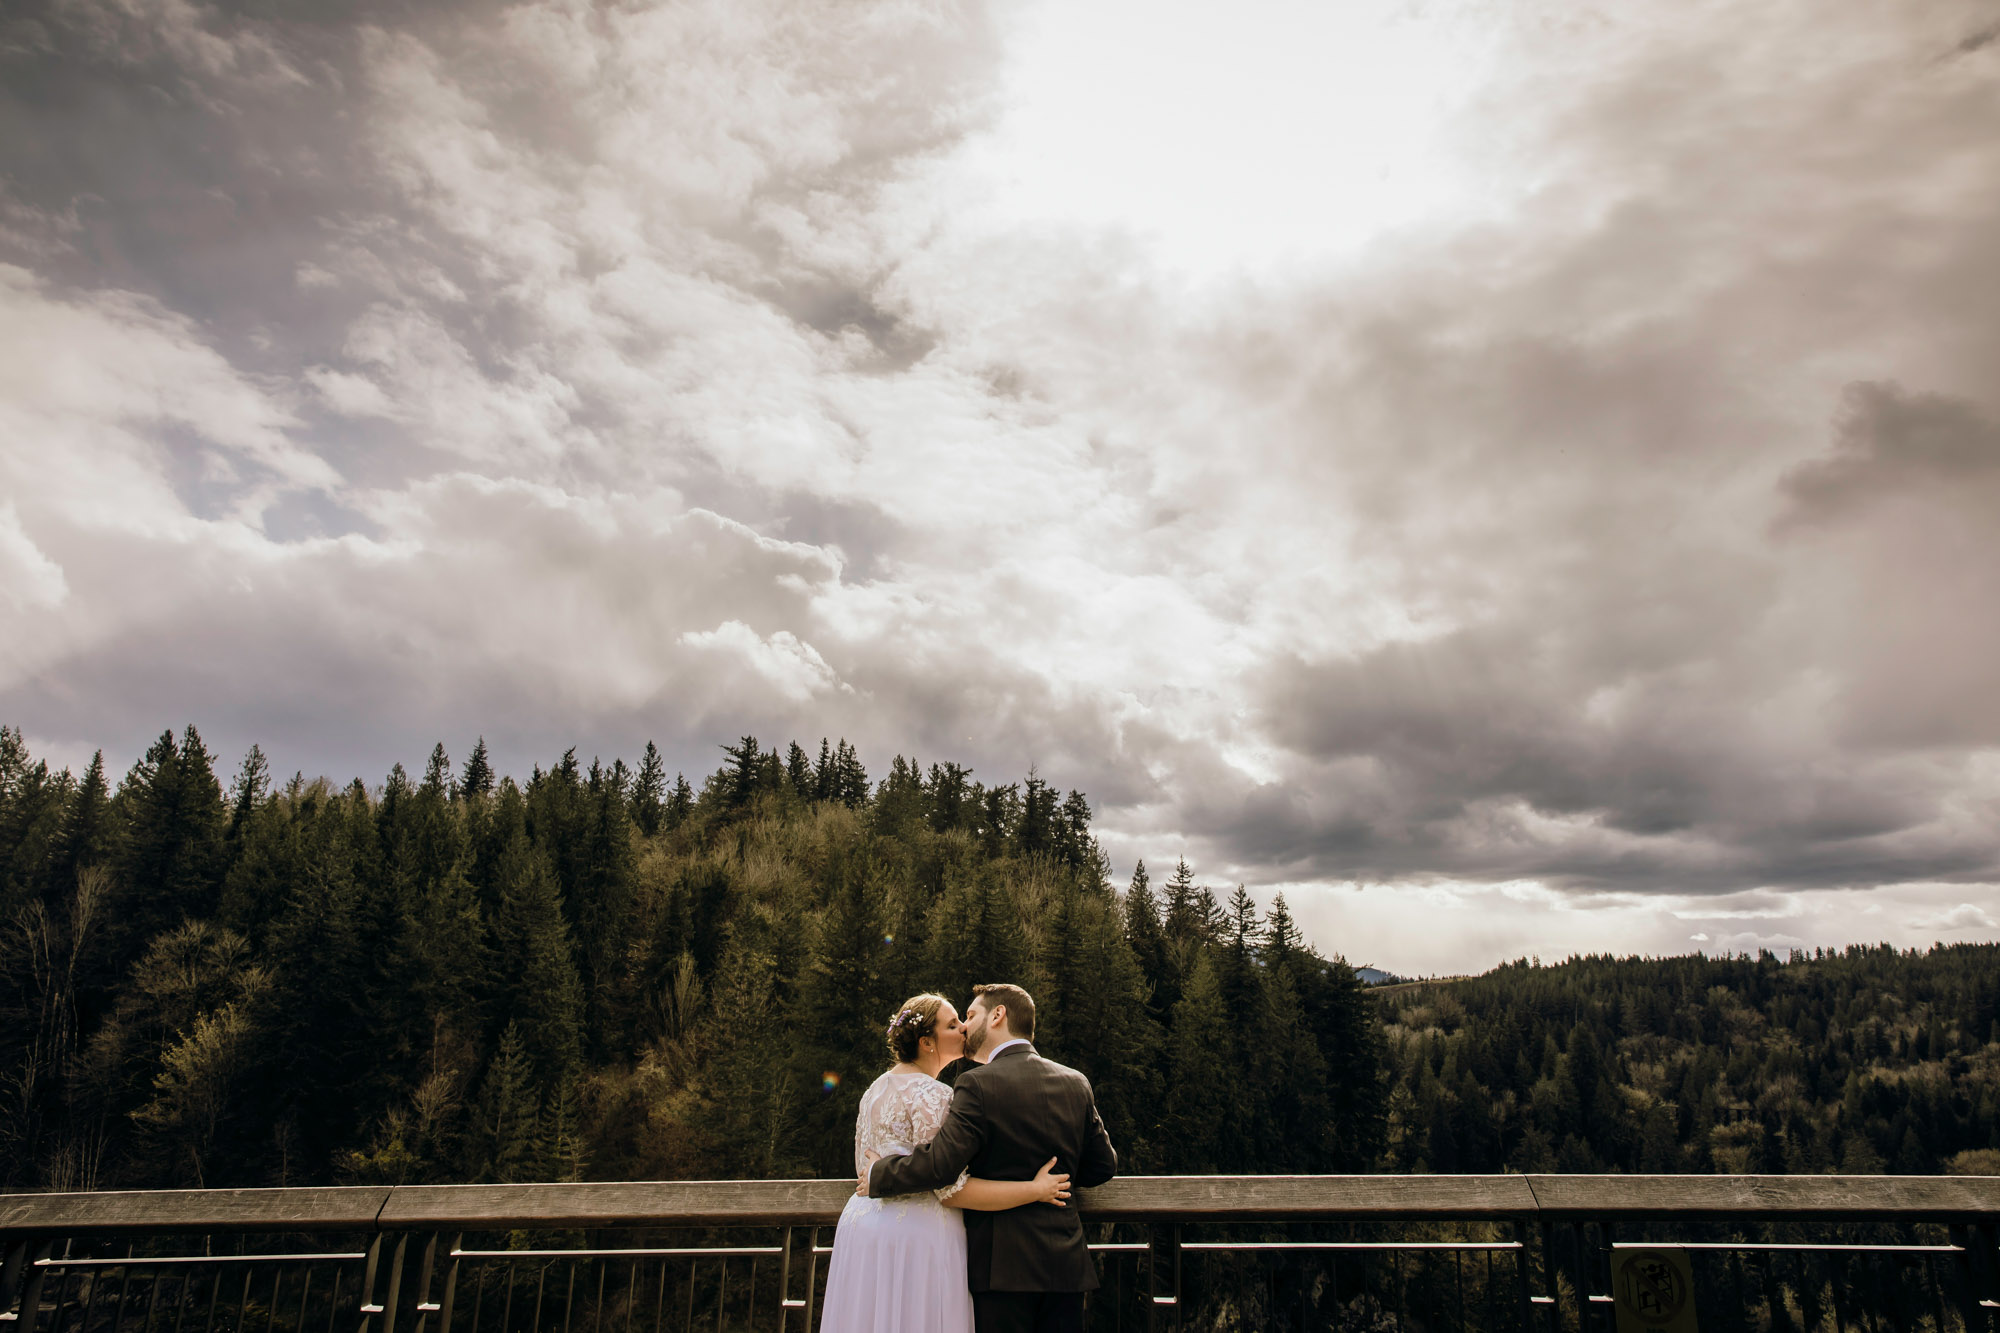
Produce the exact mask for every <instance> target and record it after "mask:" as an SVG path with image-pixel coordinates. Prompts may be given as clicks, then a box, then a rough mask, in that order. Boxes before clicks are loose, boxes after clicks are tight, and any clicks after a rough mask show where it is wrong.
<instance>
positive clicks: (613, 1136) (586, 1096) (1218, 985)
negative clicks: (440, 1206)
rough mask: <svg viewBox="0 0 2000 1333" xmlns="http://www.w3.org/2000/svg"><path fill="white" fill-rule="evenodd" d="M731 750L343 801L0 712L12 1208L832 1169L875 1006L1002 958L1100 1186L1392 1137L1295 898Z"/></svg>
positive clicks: (925, 789) (1351, 979)
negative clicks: (690, 766)
mask: <svg viewBox="0 0 2000 1333" xmlns="http://www.w3.org/2000/svg"><path fill="white" fill-rule="evenodd" d="M721 748H722V753H721V759H722V762H721V764H720V766H719V767H718V768H717V769H716V770H715V771H714V772H712V773H709V774H707V775H705V776H702V777H701V779H700V786H699V788H697V787H696V786H694V785H693V784H691V783H690V782H689V781H688V780H687V779H686V778H685V777H684V776H679V775H676V776H674V777H672V778H669V777H668V775H667V774H666V772H665V769H664V766H663V764H662V762H661V759H660V755H659V752H658V750H657V749H656V748H655V747H654V746H652V745H650V744H649V745H648V746H647V747H646V749H645V752H644V754H643V756H642V757H641V758H640V760H639V762H638V764H637V766H636V767H633V766H628V765H627V764H625V763H623V762H622V761H614V762H613V763H611V764H610V765H609V766H608V767H607V766H605V765H603V764H601V763H599V762H597V761H596V760H592V761H591V762H590V763H589V765H588V766H587V767H586V766H585V765H584V764H583V763H582V762H581V761H580V760H579V758H578V756H577V755H576V754H575V753H574V751H572V752H570V753H568V754H565V755H563V756H561V757H560V758H559V759H557V760H555V761H554V762H553V763H551V764H550V766H549V767H548V768H546V769H543V768H540V767H537V768H536V769H535V771H534V772H533V773H531V774H530V775H529V776H528V778H527V779H526V781H525V782H517V781H516V780H514V779H513V778H511V777H506V776H501V775H499V774H496V773H495V772H494V770H493V767H492V765H491V763H490V761H489V759H488V756H487V752H486V748H485V745H484V743H483V742H481V743H480V744H479V745H477V746H475V747H474V749H473V750H472V752H471V754H470V755H469V756H468V757H467V758H466V759H465V760H464V762H463V763H462V764H460V765H457V766H454V765H453V764H452V762H451V761H450V760H449V758H448V757H447V756H446V754H445V751H444V749H443V747H442V746H440V747H438V748H436V749H434V750H433V752H432V754H431V756H430V759H429V761H428V763H427V764H425V766H424V768H423V772H422V774H421V776H418V777H412V776H411V775H410V774H409V773H408V772H406V771H405V770H404V769H403V768H402V767H401V766H400V765H399V766H397V767H396V768H394V769H392V770H391V771H390V773H389V774H388V776H387V777H386V779H385V780H384V781H383V782H382V783H381V785H380V786H379V787H373V788H371V787H369V786H367V785H365V784H364V783H362V782H361V781H359V780H356V781H354V782H351V783H349V784H348V785H346V786H344V787H343V786H337V785H334V784H332V783H329V782H327V781H325V780H323V779H315V780H308V779H306V778H305V777H304V776H302V775H295V776H293V777H292V778H291V779H290V780H289V781H283V782H278V781H275V780H274V779H273V776H272V774H271V773H270V771H269V765H268V763H267V762H266V760H265V757H264V755H263V754H262V752H261V751H260V750H258V749H256V748H254V747H253V748H252V750H251V751H250V753H249V754H248V755H247V756H246V757H245V758H244V759H243V761H242V762H241V764H240V766H239V767H238V768H237V770H236V772H235V774H234V776H233V777H230V778H228V779H227V780H226V781H225V780H224V779H223V778H222V777H221V776H219V775H218V772H217V767H216V761H215V757H214V756H213V755H211V754H210V753H209V751H208V749H207V747H206V746H205V745H204V744H203V742H202V739H201V737H200V735H199V734H198V733H197V732H196V731H195V730H194V729H193V728H191V727H190V728H188V729H187V730H185V731H184V732H182V733H181V734H179V735H176V734H174V733H172V732H167V733H165V734H162V735H161V736H160V738H159V740H158V741H157V742H155V743H154V744H153V745H152V747H151V748H150V749H149V750H148V751H147V752H146V754H145V757H144V758H143V759H141V760H140V761H139V762H138V763H137V764H135V765H134V766H133V768H132V769H131V771H130V772H129V773H127V774H125V776H124V778H123V779H122V781H119V782H118V784H117V786H116V789H115V790H113V789H112V787H111V785H110V780H109V779H108V778H107V776H106V774H105V772H104V765H103V761H102V757H101V756H99V757H98V758H96V759H94V760H93V761H92V762H91V763H90V765H89V766H88V767H87V768H86V769H85V771H84V772H83V773H82V775H81V776H77V775H73V774H71V773H69V772H67V771H52V770H51V769H50V767H49V765H48V764H47V763H46V762H43V761H36V760H35V759H34V758H33V757H32V756H31V755H30V754H29V753H28V750H27V747H26V744H25V742H24V741H23V738H22V736H21V734H20V732H19V731H18V730H13V729H4V730H0V925H4V931H3V932H0V1172H4V1178H0V1189H7V1190H21V1189H58V1190H75V1189H101V1188H144V1187H166V1186H210V1187H213V1186H225V1185H277V1184H313V1183H407V1182H445V1181H523V1180H578V1179H671V1178H682V1179H686V1178H700V1179H716V1178H768V1177H791V1176H806V1175H821V1176H825V1175H846V1174H849V1173H851V1171H852V1169H853V1167H852V1161H853V1132H854V1130H853V1126H854V1116H855V1111H856V1108H857V1106H858V1104H859V1101H860V1097H861V1093H862V1091H863V1090H864V1089H865V1088H866V1087H867V1085H868V1083H869V1082H870V1081H871V1080H872V1079H873V1078H874V1077H875V1075H876V1074H878V1073H879V1072H880V1071H881V1070H882V1069H883V1068H885V1067H886V1066H887V1064H888V1057H887V1054H886V1049H885V1045H884V1039H883V1030H884V1027H885V1025H886V1024H887V1021H888V1019H889V1016H890V1015H891V1014H892V1013H893V1012H894V1011H895V1008H896V1006H897V1004H898V1003H899V1002H900V1001H901V1000H903V999H904V998H906V997H907V996H909V995H912V994H915V993H918V992H922V991H926V990H936V991H939V992H941V993H943V994H944V995H946V996H948V997H950V998H952V999H953V1000H954V1002H955V1003H958V1004H961V1005H962V1004H963V1003H964V1002H965V999H966V997H967V996H968V995H969V994H970V991H971V988H972V986H973V985H975V984H976V983H979V982H985V981H1003V980H1004V981H1014V982H1018V983H1021V984H1024V985H1026V986H1027V987H1028V989H1029V990H1030V992H1031V993H1032V994H1034V996H1035V998H1036V1001H1037V1008H1038V1024H1037V1028H1038V1030H1037V1033H1036V1041H1037V1045H1038V1046H1039V1048H1040V1049H1041V1050H1042V1051H1043V1052H1044V1053H1046V1054H1049V1055H1051V1056H1052V1057H1054V1058H1056V1059H1059V1060H1062V1061H1064V1062H1066V1063H1069V1064H1072V1065H1074V1066H1076V1067H1077V1068H1079V1069H1081V1070H1083V1071H1084V1072H1085V1073H1086V1074H1088V1075H1089V1076H1090V1078H1091V1080H1092V1082H1093V1084H1094V1086H1095V1088H1096V1092H1097V1098H1098V1104H1099V1107H1100V1110H1101V1112H1102V1114H1103V1116H1104V1119H1105V1121H1106V1123H1107V1125H1108V1127H1109V1129H1110V1132H1111V1134H1112V1136H1113V1139H1114V1142H1115V1143H1116V1144H1117V1146H1118V1148H1119V1150H1120V1155H1121V1165H1122V1167H1123V1169H1125V1170H1127V1171H1131V1172H1166V1171H1187V1172H1214V1171H1225V1172H1249V1171H1287V1172H1301V1171H1355V1170H1366V1169H1369V1168H1370V1167H1371V1166H1372V1165H1373V1164H1374V1163H1375V1162H1376V1161H1377V1160H1378V1159H1379V1158H1380V1155H1381V1150H1382V1144H1383V1131H1384V1118H1383V1100H1382V1095H1381V1093H1382V1085H1381V1070H1382V1068H1383V1064H1382V1052H1383V1034H1382V1029H1381V1025H1380V1023H1379V1022H1378V1021H1377V1019H1376V1016H1375V1008H1374V1005H1373V1003H1372V1001H1371V1000H1370V999H1369V997H1368V995H1367V994H1366V992H1365V991H1364V989H1363V988H1362V986H1361V984H1360V982H1359V981H1358V980H1357V979H1356V977H1355V975H1354V973H1353V971H1352V970H1351V969H1350V968H1349V967H1348V966H1347V965H1346V964H1345V963H1343V962H1340V961H1338V960H1334V959H1327V958H1324V957H1321V956H1320V955H1319V954H1317V953H1316V952H1315V951H1314V950H1312V949H1311V948H1309V947H1307V946H1306V945H1305V944H1304V943H1303V942H1302V941H1301V940H1300V939H1299V937H1298V935H1297V932H1296V929H1295V927H1294V926H1293V924H1292V922H1291V918H1290V916H1289V914H1288V912H1287V911H1286V910H1285V907H1284V905H1283V904H1282V903H1278V904H1275V905H1274V907H1273V909H1272V911H1271V912H1270V914H1269V915H1268V916H1265V915H1263V914H1261V913H1260V912H1259V911H1258V908H1257V905H1256V904H1255V903H1254V902H1253V901H1252V899H1251V898H1250V895H1249V894H1247V893H1245V892H1243V891H1241V890H1240V889H1238V890H1237V891H1236V892H1235V893H1233V894H1231V895H1230V896H1229V897H1228V898H1227V900H1218V897H1217V895H1216V894H1215V893H1214V892H1213V891H1211V890H1209V889H1207V888H1205V887H1203V886H1201V885H1198V884H1197V883H1196V882H1195V878H1194V875H1193V873H1192V871H1191V870H1189V868H1188V867H1187V866H1186V865H1185V864H1182V865H1180V866H1179V867H1178V868H1177V869H1176V870H1175V872H1174V873H1173V874H1172V875H1171V876H1170V877H1169V878H1168V879H1167V880H1166V881H1165V882H1164V883H1162V884H1161V885H1160V886H1158V887H1157V888H1155V887H1154V886H1152V885H1151V884H1150V882H1149V879H1148V876H1147V874H1146V872H1145V870H1144V868H1143V867H1141V868H1140V869H1139V870H1138V872H1137V873H1136V874H1135V875H1134V876H1133V877H1132V880H1131V882H1130V885H1129V886H1128V887H1126V888H1124V889H1123V891H1122V892H1121V891H1116V890H1114V888H1113V887H1112V885H1111V884H1110V883H1109V879H1108V875H1107V870H1106V864H1105V859H1104V855H1103V853H1102V851H1101V849H1100V848H1099V847H1098V845H1097V843H1096V841H1095V840H1094V839H1093V837H1092V836H1091V832H1090V817H1091V811H1090V806H1089V803H1088V801H1087V800H1086V799H1085V797H1084V796H1083V794H1082V793H1080V792H1074V791H1072V792H1069V793H1068V794H1067V795H1064V794H1062V793H1060V792H1059V791H1058V790H1057V789H1056V788H1055V787H1053V786H1051V785H1049V784H1048V783H1046V782H1044V781H1043V780H1042V779H1041V778H1040V777H1038V776H1036V775H1035V774H1033V773H1030V774H1029V775H1028V776H1027V777H1026V779H1025V780H1022V781H1017V782H1008V783H1004V784H999V783H996V784H992V785H987V784H984V783H981V782H978V781H975V780H973V778H972V775H971V773H970V772H969V771H968V770H967V769H965V768H964V767H962V766H959V765H955V764H949V763H941V764H933V765H931V766H930V767H929V768H928V769H927V770H922V771H920V770H919V768H918V766H917V765H915V764H913V763H911V762H909V761H908V760H905V759H903V758H900V757H899V758H897V759H895V760H894V761H893V762H892V763H891V764H890V766H889V769H888V771H887V773H886V774H884V775H883V776H882V777H881V778H880V780H879V781H877V780H871V778H870V777H869V775H868V773H867V771H866V770H865V769H864V768H863V766H862V764H861V761H860V759H859V758H858V757H857V756H856V754H855V753H854V750H853V748H852V747H851V746H849V745H848V744H847V743H846V742H844V741H842V742H838V743H832V744H829V743H828V742H826V741H821V742H820V744H819V746H818V747H817V750H816V752H810V753H809V752H808V751H807V749H806V748H805V747H803V746H801V745H799V744H797V743H793V744H791V745H789V746H787V747H786V748H784V749H783V750H782V751H781V750H779V749H777V748H775V747H774V748H772V749H768V750H767V749H765V748H763V747H762V746H761V745H760V744H759V742H758V741H757V740H756V739H755V738H752V737H744V738H742V739H741V740H740V741H738V742H737V743H736V744H733V745H729V746H725V747H721Z"/></svg>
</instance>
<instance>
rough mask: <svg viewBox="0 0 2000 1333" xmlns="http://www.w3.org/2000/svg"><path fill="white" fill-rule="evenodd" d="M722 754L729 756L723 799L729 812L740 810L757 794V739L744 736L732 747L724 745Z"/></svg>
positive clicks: (758, 756) (758, 768)
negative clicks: (727, 805)
mask: <svg viewBox="0 0 2000 1333" xmlns="http://www.w3.org/2000/svg"><path fill="white" fill-rule="evenodd" d="M722 752H723V753H724V754H726V755H728V756H729V766H728V768H726V769H725V770H723V771H724V773H725V774H726V775H727V779H726V783H725V785H724V787H723V798H724V800H726V801H727V802H728V804H729V808H730V809H731V810H740V809H742V808H743V807H744V806H746V805H748V804H749V803H750V798H751V797H753V796H755V795H756V794H757V786H758V782H757V779H758V776H759V772H760V760H761V755H760V754H759V753H758V750H757V738H756V737H755V736H745V737H744V738H743V739H742V740H740V741H738V742H737V743H736V744H734V745H725V746H723V747H722Z"/></svg>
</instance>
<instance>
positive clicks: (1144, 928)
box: [1125, 861, 1180, 1023]
mask: <svg viewBox="0 0 2000 1333" xmlns="http://www.w3.org/2000/svg"><path fill="white" fill-rule="evenodd" d="M1125 943H1126V945H1127V946H1128V947H1129V948H1130V949H1131V950H1132V957H1133V958H1134V959H1135V960H1136V961H1137V962H1138V965H1139V972H1140V975H1141V976H1143V977H1144V978H1145V982H1146V990H1147V994H1146V996H1145V1004H1146V1012H1147V1013H1149V1014H1151V1015H1152V1017H1153V1019H1154V1020H1155V1021H1156V1022H1160V1023H1164V1022H1166V1020H1167V1017H1168V1015H1170V1014H1172V1013H1173V1009H1174V1005H1175V1003H1176V1002H1178V1001H1179V1000H1180V994H1179V992H1178V990H1176V989H1174V988H1173V985H1172V979H1171V977H1170V975H1169V973H1170V968H1169V964H1168V961H1167V940H1166V936H1165V934H1164V933H1162V931H1161V929H1160V912H1159V907H1158V905H1157V903H1155V901H1154V899H1153V886H1152V881H1151V879H1150V877H1148V875H1147V874H1146V863H1145V862H1144V861H1141V862H1139V864H1138V865H1137V866H1135V867H1134V868H1133V870H1132V885H1131V887H1130V888H1128V889H1126V890H1125Z"/></svg>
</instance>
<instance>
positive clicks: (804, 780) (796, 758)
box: [785, 741, 813, 801]
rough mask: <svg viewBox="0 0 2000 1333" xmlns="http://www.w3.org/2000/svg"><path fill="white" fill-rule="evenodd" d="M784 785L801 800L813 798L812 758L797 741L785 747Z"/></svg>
mask: <svg viewBox="0 0 2000 1333" xmlns="http://www.w3.org/2000/svg"><path fill="white" fill-rule="evenodd" d="M785 785H786V787H788V788H789V789H790V790H791V792H792V794H793V795H794V796H797V797H798V798H799V799H801V800H805V801H810V800H811V799H812V798H813V769H812V760H811V759H810V758H808V757H807V755H806V751H805V747H804V746H802V745H800V744H799V743H798V742H797V741H793V742H792V743H791V744H790V745H788V746H786V747H785Z"/></svg>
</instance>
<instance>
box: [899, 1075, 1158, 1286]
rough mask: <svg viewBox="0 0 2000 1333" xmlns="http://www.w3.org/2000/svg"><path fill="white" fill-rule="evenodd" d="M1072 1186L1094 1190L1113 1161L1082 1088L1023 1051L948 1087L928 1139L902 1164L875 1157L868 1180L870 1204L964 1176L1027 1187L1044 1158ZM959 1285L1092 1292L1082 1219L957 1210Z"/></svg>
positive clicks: (1064, 1212) (1032, 1209)
mask: <svg viewBox="0 0 2000 1333" xmlns="http://www.w3.org/2000/svg"><path fill="white" fill-rule="evenodd" d="M1051 1157H1053V1158H1055V1159H1056V1170H1058V1171H1067V1172H1069V1177H1070V1184H1071V1185H1072V1186H1077V1187H1082V1188H1086V1189H1087V1188H1089V1187H1091V1186H1095V1185H1102V1184H1103V1183H1104V1182H1105V1181H1107V1180H1109V1179H1111V1177H1112V1176H1114V1175H1116V1174H1117V1173H1118V1154H1117V1153H1116V1152H1114V1151H1113V1150H1112V1147H1111V1137H1110V1135H1108V1134H1106V1133H1105V1132H1104V1122H1103V1121H1102V1120H1100V1119H1098V1116H1097V1100H1096V1098H1094V1097H1092V1096H1091V1093H1090V1080H1089V1079H1087V1078H1085V1077H1084V1076H1083V1075H1081V1074H1079V1073H1077V1072H1076V1071H1075V1070H1074V1069H1071V1068H1069V1067H1068V1066H1067V1065H1059V1064H1057V1063H1056V1062H1055V1061H1053V1060H1044V1059H1043V1058H1042V1057H1041V1056H1040V1055H1039V1054H1037V1053H1036V1051H1035V1048H1034V1047H1033V1046H1015V1047H1012V1048H1010V1049H1008V1050H1005V1051H1002V1052H1000V1054H999V1055H997V1056H995V1057H994V1058H993V1062H992V1063H991V1064H985V1065H978V1066H975V1067H973V1068H971V1069H968V1070H966V1071H965V1072H964V1073H962V1074H960V1075H959V1076H958V1081H957V1082H956V1083H955V1084H953V1085H952V1094H951V1111H950V1112H949V1113H948V1114H947V1115H946V1116H945V1121H944V1124H943V1125H942V1126H940V1127H939V1129H938V1132H937V1137H935V1138H933V1139H932V1140H931V1141H930V1142H929V1143H926V1144H923V1145H921V1146H919V1147H918V1148H917V1150H916V1151H915V1152H913V1153H911V1154H910V1155H909V1156H908V1157H884V1158H883V1159H882V1160H881V1161H879V1162H877V1163H875V1166H874V1168H873V1169H872V1170H871V1171H870V1172H869V1175H868V1193H869V1194H870V1195H871V1196H872V1197H875V1198H888V1197H889V1196H891V1195H895V1194H914V1193H916V1192H917V1191H918V1190H930V1189H942V1188H944V1187H945V1186H946V1185H949V1184H951V1182H952V1181H954V1180H956V1179H958V1173H959V1172H960V1171H965V1170H970V1171H971V1173H972V1174H973V1175H975V1176H978V1177H979V1178H980V1179H982V1180H1033V1179H1034V1178H1035V1173H1036V1172H1037V1171H1039V1170H1041V1169H1042V1163H1043V1162H1046V1161H1048V1160H1049V1158H1051ZM965 1242H966V1260H967V1269H968V1272H967V1277H968V1278H969V1280H970V1282H971V1287H972V1290H974V1291H1095V1290H1096V1289H1097V1266H1096V1265H1095V1264H1093V1263H1092V1262H1091V1261H1090V1251H1089V1250H1087V1249H1085V1248H1084V1242H1083V1219H1082V1218H1080V1217H1078V1216H1077V1211H1076V1206H1075V1199H1074V1197H1072V1198H1071V1201H1070V1206H1069V1207H1067V1208H1058V1207H1056V1206H1055V1205H1054V1204H1047V1203H1031V1204H1028V1205H1027V1206H1025V1207H1022V1208H1009V1209H1008V1210H1007V1211H1005V1212H1000V1213H982V1212H975V1211H972V1210H970V1209H968V1210H966V1212H965Z"/></svg>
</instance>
